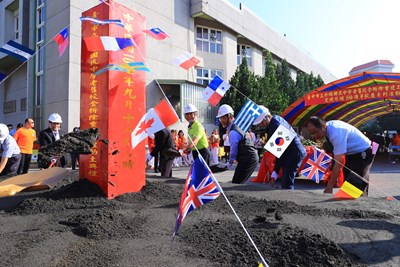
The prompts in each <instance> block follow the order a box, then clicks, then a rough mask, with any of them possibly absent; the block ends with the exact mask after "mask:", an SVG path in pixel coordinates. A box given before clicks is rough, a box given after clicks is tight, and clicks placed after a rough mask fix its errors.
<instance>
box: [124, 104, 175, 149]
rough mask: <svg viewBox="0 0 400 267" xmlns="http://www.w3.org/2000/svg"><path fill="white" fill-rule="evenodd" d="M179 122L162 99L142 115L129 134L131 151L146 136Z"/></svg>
mask: <svg viewBox="0 0 400 267" xmlns="http://www.w3.org/2000/svg"><path fill="white" fill-rule="evenodd" d="M178 120H179V118H178V116H177V115H176V112H175V111H174V110H173V109H172V107H171V106H170V104H169V103H168V102H167V100H165V99H163V100H162V101H161V102H160V103H159V104H158V105H157V106H155V107H154V108H151V109H149V110H148V111H147V113H146V114H144V115H143V117H142V119H141V120H140V121H139V123H138V125H137V126H136V128H135V129H134V130H133V132H132V134H131V140H132V149H134V148H135V147H136V146H137V145H138V144H139V143H140V142H142V141H143V140H144V139H146V137H147V136H149V135H151V134H153V133H156V132H158V131H160V130H162V129H164V128H166V127H168V126H170V125H172V124H174V123H175V122H177V121H178Z"/></svg>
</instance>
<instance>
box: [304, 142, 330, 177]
mask: <svg viewBox="0 0 400 267" xmlns="http://www.w3.org/2000/svg"><path fill="white" fill-rule="evenodd" d="M311 149H312V150H313V151H312V152H311V155H310V157H309V158H308V159H307V162H306V164H305V166H304V168H303V170H302V171H301V172H300V173H301V174H303V175H304V176H306V177H307V178H308V179H310V180H313V181H314V182H316V183H319V181H321V180H323V177H324V174H325V172H326V169H328V167H329V165H330V163H331V161H332V157H331V156H329V155H328V154H326V153H325V152H324V151H322V150H319V149H318V148H316V147H312V148H311Z"/></svg>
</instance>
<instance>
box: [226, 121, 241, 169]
mask: <svg viewBox="0 0 400 267" xmlns="http://www.w3.org/2000/svg"><path fill="white" fill-rule="evenodd" d="M232 125H233V123H231V124H229V126H228V127H226V129H227V130H228V131H229V143H231V150H230V152H229V163H231V164H232V163H233V161H235V160H236V157H237V154H238V149H239V142H240V140H242V139H243V137H242V135H241V134H240V133H238V132H236V131H231V130H230V129H231V127H232Z"/></svg>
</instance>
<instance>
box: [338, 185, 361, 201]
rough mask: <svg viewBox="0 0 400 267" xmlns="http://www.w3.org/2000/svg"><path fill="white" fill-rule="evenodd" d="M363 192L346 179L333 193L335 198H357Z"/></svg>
mask: <svg viewBox="0 0 400 267" xmlns="http://www.w3.org/2000/svg"><path fill="white" fill-rule="evenodd" d="M363 193H364V191H362V190H360V189H359V188H357V187H355V186H354V185H352V184H351V183H349V182H348V181H345V182H344V183H343V184H342V187H341V188H340V189H339V191H338V192H337V193H336V194H335V198H342V199H356V198H359V197H360V196H361V195H362V194H363Z"/></svg>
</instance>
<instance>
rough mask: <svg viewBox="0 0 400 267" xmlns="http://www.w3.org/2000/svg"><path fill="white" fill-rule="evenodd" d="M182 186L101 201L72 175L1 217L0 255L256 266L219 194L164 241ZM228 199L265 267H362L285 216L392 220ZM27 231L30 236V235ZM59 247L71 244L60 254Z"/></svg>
mask: <svg viewBox="0 0 400 267" xmlns="http://www.w3.org/2000/svg"><path fill="white" fill-rule="evenodd" d="M182 188H183V186H182V185H181V184H179V185H177V184H167V183H163V182H148V183H147V185H146V186H145V187H144V188H143V190H142V191H140V192H138V193H131V194H125V195H122V196H118V197H117V198H115V199H113V200H107V199H106V198H105V197H103V194H102V192H101V190H100V188H99V187H98V186H97V185H95V184H92V183H90V182H89V181H87V180H79V181H78V180H77V173H72V174H71V175H69V176H68V177H66V178H65V179H64V180H63V181H62V182H61V184H60V185H59V186H58V187H57V188H55V189H54V190H51V191H48V192H44V193H41V194H39V195H35V197H32V198H27V199H25V200H24V201H23V202H22V203H21V204H20V205H19V206H18V207H16V208H15V209H13V210H11V211H10V212H8V213H3V214H0V223H2V225H3V226H4V227H3V230H2V231H3V232H0V238H2V243H3V245H2V246H0V253H1V255H4V256H3V258H4V260H5V262H7V264H6V265H9V266H24V259H25V260H26V259H27V258H28V257H31V255H29V253H28V254H26V252H24V249H25V248H29V251H30V253H33V252H32V251H40V250H43V249H44V250H45V249H46V248H47V249H50V250H53V255H52V256H51V257H53V258H54V257H56V258H57V259H58V260H59V261H58V262H59V264H58V266H68V265H76V264H77V265H79V263H87V264H89V265H91V263H95V265H100V266H101V265H102V264H106V265H120V266H123V265H124V264H125V263H127V262H133V260H135V262H136V261H138V260H139V261H140V260H143V261H144V262H147V263H149V261H151V262H152V264H156V265H158V266H185V265H186V264H187V263H190V264H191V265H196V262H197V263H198V264H199V265H201V264H203V263H204V262H206V263H207V264H206V265H207V266H257V261H259V257H258V255H257V253H256V252H255V250H254V248H253V246H252V245H251V243H250V241H249V240H248V238H247V237H246V235H245V233H244V232H243V230H242V228H241V227H240V225H239V223H238V222H237V220H236V219H235V217H234V216H233V214H232V212H231V210H230V209H229V207H228V206H227V204H226V203H225V200H224V199H223V198H222V197H220V198H218V199H216V200H215V201H213V202H211V203H208V204H207V205H205V206H203V207H201V208H200V209H199V210H196V211H194V212H193V213H190V214H189V215H188V216H187V218H185V220H184V222H183V224H182V226H181V228H180V232H179V234H178V236H177V237H176V238H175V240H174V241H173V243H172V242H171V235H172V229H173V226H174V223H175V215H176V210H177V207H178V203H179V200H180V197H181V193H182ZM229 199H230V201H231V202H232V205H233V206H234V207H235V209H236V211H237V213H238V214H239V216H240V217H241V219H242V220H243V223H244V225H245V226H246V228H247V229H248V230H249V232H250V233H251V236H252V237H253V239H254V241H255V243H256V244H257V246H258V248H259V249H260V251H261V253H262V255H264V256H265V258H266V260H267V262H268V263H269V264H270V266H364V265H363V264H362V263H361V262H362V261H361V259H359V258H357V257H355V256H354V255H352V254H351V251H347V250H345V249H343V248H341V247H340V246H338V245H337V244H336V243H334V242H332V241H331V240H329V239H327V238H325V237H324V236H322V235H320V234H315V233H312V232H310V231H309V230H306V229H302V228H300V227H296V226H293V225H290V224H289V223H288V222H285V216H282V215H284V214H291V213H298V214H306V215H307V216H310V217H312V218H314V219H315V220H318V218H319V216H328V217H335V218H346V219H380V220H382V221H384V220H385V219H390V218H391V216H390V215H388V214H386V213H384V212H377V211H375V212H373V211H362V210H351V209H350V210H349V209H347V210H344V209H343V210H341V209H334V208H333V209H328V208H326V209H325V208H323V209H321V208H317V207H314V206H302V205H297V204H296V203H294V202H291V201H277V200H266V199H262V200H260V199H256V198H252V197H248V196H245V195H243V194H239V193H233V192H230V195H229ZM28 218H29V219H28ZM35 220H37V221H38V223H37V224H35ZM13 221H18V222H19V223H20V224H21V225H22V226H21V227H22V228H24V227H25V228H26V229H25V230H24V234H23V235H15V234H8V233H5V232H4V231H6V230H5V229H8V228H11V229H12V230H8V231H9V232H10V233H11V232H13V231H15V230H14V228H13V227H16V226H13V225H12V222H13ZM25 221H26V222H25ZM32 227H33V228H34V229H35V230H34V231H32V230H29V229H32ZM38 234H40V239H37V236H38ZM60 236H61V237H60ZM38 240H40V242H39V243H38ZM63 242H67V243H68V244H71V246H72V247H69V246H68V249H66V248H65V247H64V246H63V245H62V244H63ZM16 244H17V245H16ZM18 244H20V245H18ZM50 244H51V246H50ZM166 244H167V245H166ZM88 246H89V247H88ZM165 247H167V249H166V248H165ZM22 248H24V249H22ZM124 251H125V252H124ZM127 251H129V253H127ZM35 253H37V252H35ZM160 253H161V254H160ZM158 254H160V255H159V256H158ZM166 255H168V256H166ZM49 257H50V256H49ZM51 257H50V258H51ZM71 257H73V258H71ZM77 259H79V261H78V260H77ZM168 259H170V261H168ZM200 263H201V264H200ZM149 264H150V263H149ZM150 265H151V264H150ZM32 266H52V265H50V264H49V265H46V264H44V265H43V264H42V265H39V264H33V265H32ZM54 266H55V265H54ZM141 266H146V264H144V265H141Z"/></svg>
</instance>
